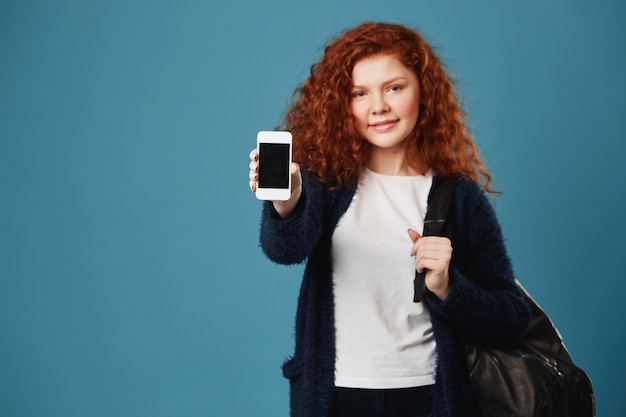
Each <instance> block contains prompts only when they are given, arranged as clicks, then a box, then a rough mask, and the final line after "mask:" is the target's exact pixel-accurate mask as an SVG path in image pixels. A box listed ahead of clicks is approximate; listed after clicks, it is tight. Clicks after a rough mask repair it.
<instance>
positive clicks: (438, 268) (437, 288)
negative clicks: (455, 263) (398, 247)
mask: <svg viewBox="0 0 626 417" xmlns="http://www.w3.org/2000/svg"><path fill="white" fill-rule="evenodd" d="M408 233H409V237H410V238H411V241H412V242H413V247H412V248H411V255H412V256H415V269H417V271H418V272H420V273H421V272H422V271H424V270H426V276H425V279H426V288H428V289H429V290H430V291H432V292H433V293H434V294H435V295H436V296H437V297H439V299H441V300H445V299H446V297H447V296H448V294H449V293H450V273H449V269H450V261H451V260H452V243H451V242H450V239H448V238H447V237H440V236H424V237H422V236H421V235H420V234H419V233H417V232H416V231H415V230H413V229H409V231H408Z"/></svg>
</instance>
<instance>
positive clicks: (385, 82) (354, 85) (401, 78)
mask: <svg viewBox="0 0 626 417" xmlns="http://www.w3.org/2000/svg"><path fill="white" fill-rule="evenodd" d="M406 80H407V78H406V77H404V76H402V75H400V76H398V77H394V78H391V79H390V80H388V81H384V82H383V83H382V85H386V84H393V83H395V82H398V81H406ZM352 88H365V87H364V86H361V85H356V84H353V85H352Z"/></svg>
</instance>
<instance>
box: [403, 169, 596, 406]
mask: <svg viewBox="0 0 626 417" xmlns="http://www.w3.org/2000/svg"><path fill="white" fill-rule="evenodd" d="M457 182H458V180H457V179H444V180H441V181H439V182H438V183H436V187H435V189H434V190H433V194H432V196H431V202H430V204H429V206H428V211H427V213H426V219H425V221H424V235H425V236H428V235H430V236H438V235H439V234H440V233H441V228H442V226H443V223H444V222H445V219H446V216H447V212H448V208H449V205H450V202H451V200H452V198H453V196H454V190H455V188H456V184H457ZM517 284H518V285H519V287H520V288H521V290H522V292H523V294H524V295H525V297H526V300H527V302H528V304H529V305H530V306H531V310H532V317H531V321H530V324H529V326H528V330H527V331H526V334H525V335H524V337H523V339H522V340H521V341H520V342H519V343H518V344H517V345H516V346H514V347H511V348H506V349H500V348H494V347H491V346H485V345H480V344H477V343H473V342H472V341H471V340H470V338H468V337H465V340H466V351H467V368H468V372H469V379H470V383H471V387H472V391H473V394H474V399H475V403H476V408H477V410H478V414H479V415H480V416H481V417H503V416H516V417H594V416H595V415H596V408H595V398H594V395H593V387H592V384H591V380H590V379H589V376H587V374H586V373H585V371H583V370H582V369H581V368H579V367H578V366H576V365H575V364H574V362H573V361H572V358H571V356H570V354H569V352H568V351H567V349H566V348H565V345H564V344H563V339H562V338H561V335H560V334H559V332H558V330H557V329H556V327H555V326H554V324H553V323H552V321H551V320H550V318H549V317H548V316H547V315H546V313H545V312H544V311H543V310H542V309H541V307H539V305H538V304H537V303H536V302H535V300H533V299H532V297H531V296H530V295H529V294H528V292H527V291H526V290H525V289H524V288H523V287H522V285H521V284H520V283H519V281H518V282H517ZM423 285H424V283H423V276H418V275H416V283H415V289H416V297H415V298H416V301H419V299H421V293H422V291H423Z"/></svg>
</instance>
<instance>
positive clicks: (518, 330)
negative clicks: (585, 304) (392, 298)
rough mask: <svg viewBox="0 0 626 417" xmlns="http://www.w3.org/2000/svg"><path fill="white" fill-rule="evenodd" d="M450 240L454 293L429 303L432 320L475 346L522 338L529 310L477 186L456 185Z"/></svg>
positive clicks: (493, 217) (430, 295) (449, 223)
mask: <svg viewBox="0 0 626 417" xmlns="http://www.w3.org/2000/svg"><path fill="white" fill-rule="evenodd" d="M445 229H446V234H447V236H448V237H449V238H450V240H451V242H452V248H453V256H452V262H451V265H450V287H451V288H450V293H449V295H448V297H447V298H446V299H445V300H443V301H442V300H439V298H437V297H436V296H435V295H434V294H433V293H430V292H427V294H426V297H427V300H428V303H429V307H430V309H431V311H432V313H433V314H437V315H440V316H442V317H443V318H445V319H446V320H447V321H448V322H451V323H453V324H454V325H456V326H457V327H458V328H460V329H461V331H462V332H464V333H465V334H466V335H468V336H469V337H471V338H473V339H474V340H476V341H481V342H484V343H489V344H493V345H506V344H510V343H513V342H515V341H517V340H518V339H519V338H521V337H522V335H523V334H524V332H525V330H526V328H527V327H528V323H529V321H530V309H529V306H528V305H527V303H526V301H525V299H524V297H523V295H522V293H521V291H520V290H519V288H518V286H517V284H516V283H515V276H514V274H513V269H512V265H511V261H510V259H509V256H508V254H507V250H506V246H505V242H504V238H503V236H502V231H501V227H500V224H499V223H498V221H497V218H496V215H495V212H494V210H493V207H492V205H491V203H490V202H489V200H488V199H487V197H486V196H485V194H484V192H483V191H482V190H481V189H480V188H479V187H478V185H477V184H476V183H474V182H473V181H471V180H468V179H463V180H461V181H460V182H459V183H458V185H457V190H456V192H455V196H454V200H453V202H452V207H451V209H450V213H449V215H448V220H447V225H446V227H445Z"/></svg>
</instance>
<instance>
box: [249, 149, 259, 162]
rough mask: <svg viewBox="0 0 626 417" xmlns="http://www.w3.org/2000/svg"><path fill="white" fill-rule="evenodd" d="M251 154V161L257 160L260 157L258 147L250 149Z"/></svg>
mask: <svg viewBox="0 0 626 417" xmlns="http://www.w3.org/2000/svg"><path fill="white" fill-rule="evenodd" d="M249 156H250V160H251V161H256V160H257V159H259V152H258V151H257V150H256V148H255V149H252V150H251V151H250V155H249Z"/></svg>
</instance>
